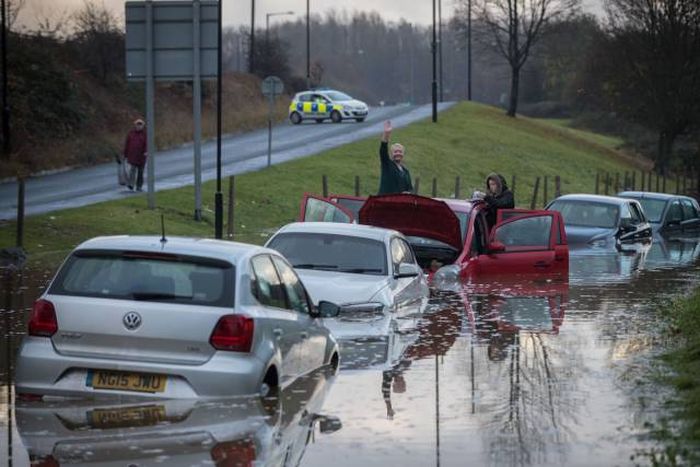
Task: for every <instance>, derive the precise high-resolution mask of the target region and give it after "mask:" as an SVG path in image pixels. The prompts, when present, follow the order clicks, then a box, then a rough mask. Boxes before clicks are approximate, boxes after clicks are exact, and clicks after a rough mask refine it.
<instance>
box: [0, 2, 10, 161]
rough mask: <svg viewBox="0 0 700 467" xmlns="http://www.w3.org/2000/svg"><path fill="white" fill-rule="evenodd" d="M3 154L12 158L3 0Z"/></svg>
mask: <svg viewBox="0 0 700 467" xmlns="http://www.w3.org/2000/svg"><path fill="white" fill-rule="evenodd" d="M1 6H2V36H1V37H2V44H1V45H0V49H2V155H3V158H4V159H9V158H10V104H9V102H8V101H7V6H6V4H5V0H2V4H1Z"/></svg>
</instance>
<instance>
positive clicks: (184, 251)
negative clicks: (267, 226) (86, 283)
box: [76, 235, 272, 263]
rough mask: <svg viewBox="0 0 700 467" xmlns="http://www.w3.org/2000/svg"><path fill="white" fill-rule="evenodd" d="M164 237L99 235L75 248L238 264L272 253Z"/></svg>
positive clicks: (258, 248) (227, 243)
mask: <svg viewBox="0 0 700 467" xmlns="http://www.w3.org/2000/svg"><path fill="white" fill-rule="evenodd" d="M166 239H167V241H165V242H161V237H160V236H156V235H115V236H109V237H96V238H92V239H90V240H87V241H85V242H83V243H81V244H80V245H78V246H77V247H76V250H126V251H144V252H154V253H170V254H177V255H187V256H199V257H204V258H215V259H224V260H227V261H229V262H231V263H236V262H238V260H239V259H240V258H242V257H244V256H249V255H250V254H253V253H257V252H270V251H272V250H269V249H267V248H264V247H261V246H258V245H250V244H247V243H239V242H230V241H226V240H215V239H211V238H195V237H176V236H173V237H166Z"/></svg>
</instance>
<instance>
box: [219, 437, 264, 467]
mask: <svg viewBox="0 0 700 467" xmlns="http://www.w3.org/2000/svg"><path fill="white" fill-rule="evenodd" d="M256 457H257V453H256V452H255V443H253V441H252V440H250V439H240V440H236V441H226V442H224V443H218V444H217V445H216V446H214V447H213V448H212V450H211V459H212V460H213V461H214V463H215V464H216V467H234V466H235V467H248V466H252V465H253V462H255V458H256Z"/></svg>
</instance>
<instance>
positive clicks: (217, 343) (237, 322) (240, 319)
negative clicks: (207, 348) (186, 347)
mask: <svg viewBox="0 0 700 467" xmlns="http://www.w3.org/2000/svg"><path fill="white" fill-rule="evenodd" d="M254 329H255V325H254V323H253V318H248V317H246V316H241V315H225V316H222V317H221V318H220V319H219V322H218V323H216V326H215V327H214V331H213V332H212V333H211V337H210V338H209V343H210V344H211V345H212V347H214V348H215V349H217V350H230V351H233V352H250V347H251V345H252V343H253V330H254Z"/></svg>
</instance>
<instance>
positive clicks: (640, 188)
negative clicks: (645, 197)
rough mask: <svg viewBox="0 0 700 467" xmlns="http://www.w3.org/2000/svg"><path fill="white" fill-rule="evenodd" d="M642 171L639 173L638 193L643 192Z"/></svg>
mask: <svg viewBox="0 0 700 467" xmlns="http://www.w3.org/2000/svg"><path fill="white" fill-rule="evenodd" d="M644 177H645V176H644V171H643V170H642V171H640V172H639V191H644Z"/></svg>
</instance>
